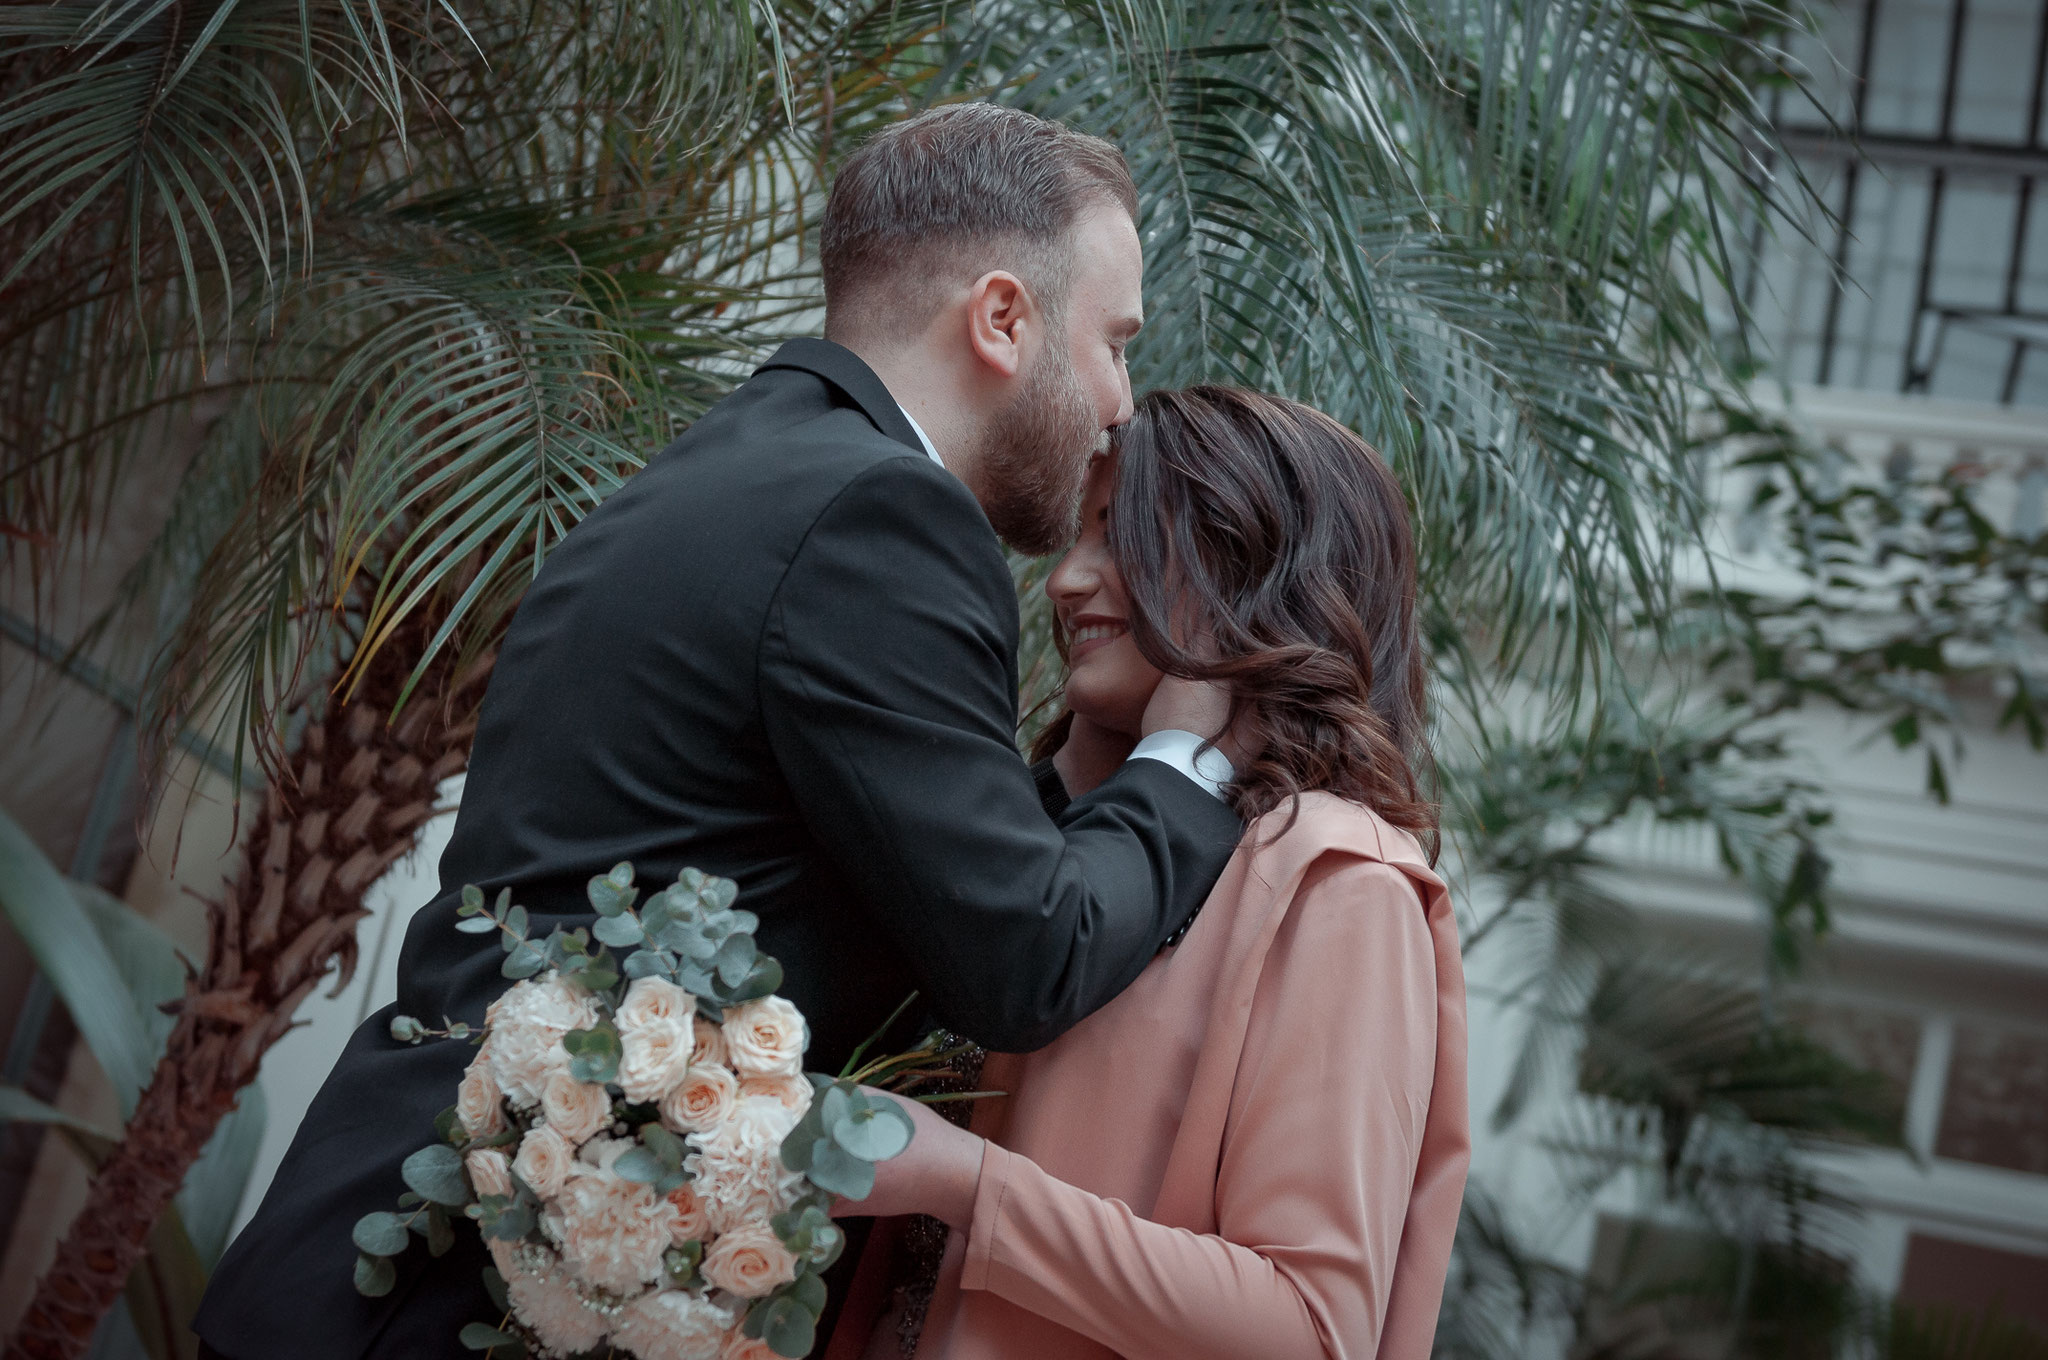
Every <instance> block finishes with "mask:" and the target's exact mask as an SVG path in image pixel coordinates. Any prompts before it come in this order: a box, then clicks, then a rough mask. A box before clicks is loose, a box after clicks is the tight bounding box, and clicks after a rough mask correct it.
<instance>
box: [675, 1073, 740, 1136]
mask: <svg viewBox="0 0 2048 1360" xmlns="http://www.w3.org/2000/svg"><path fill="white" fill-rule="evenodd" d="M739 1089H740V1085H739V1083H738V1082H737V1081H735V1080H734V1079H733V1075H732V1073H731V1072H730V1071H729V1070H727V1069H726V1068H723V1067H711V1066H708V1065H706V1064H704V1063H697V1064H695V1065H694V1066H692V1067H691V1068H690V1070H689V1071H687V1072H685V1073H683V1079H682V1080H681V1081H679V1082H677V1083H676V1084H675V1086H674V1087H673V1088H671V1089H670V1091H669V1093H668V1094H667V1095H665V1096H663V1097H662V1098H661V1122H662V1123H663V1124H665V1125H667V1126H668V1128H669V1130H670V1131H671V1132H674V1133H709V1132H711V1130H713V1129H715V1128H717V1127H718V1126H719V1125H720V1124H723V1123H724V1122H725V1121H726V1120H728V1119H730V1118H731V1117H732V1110H733V1105H734V1103H735V1102H736V1101H738V1099H739Z"/></svg>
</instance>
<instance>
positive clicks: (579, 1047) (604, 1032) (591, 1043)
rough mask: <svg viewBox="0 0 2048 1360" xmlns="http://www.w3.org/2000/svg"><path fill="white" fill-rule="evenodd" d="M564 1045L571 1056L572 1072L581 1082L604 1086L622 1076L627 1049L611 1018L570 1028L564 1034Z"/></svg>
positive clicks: (570, 1073) (570, 1065)
mask: <svg viewBox="0 0 2048 1360" xmlns="http://www.w3.org/2000/svg"><path fill="white" fill-rule="evenodd" d="M562 1048H563V1051H565V1052H566V1053H568V1055H569V1075H570V1076H572V1077H574V1078H576V1080H578V1081H587V1082H590V1083H591V1084H593V1085H597V1086H602V1085H604V1084H605V1083H607V1082H609V1081H611V1080H613V1079H614V1078H615V1077H617V1076H618V1075H619V1057H620V1055H621V1053H622V1052H623V1049H622V1048H621V1046H620V1044H619V1032H618V1030H617V1029H615V1028H614V1027H613V1026H612V1025H611V1023H610V1022H609V1021H604V1022H600V1023H599V1024H597V1025H594V1026H592V1027H591V1028H589V1029H572V1030H570V1031H569V1032H568V1033H567V1034H564V1035H563V1036H562Z"/></svg>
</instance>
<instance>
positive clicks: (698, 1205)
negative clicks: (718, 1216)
mask: <svg viewBox="0 0 2048 1360" xmlns="http://www.w3.org/2000/svg"><path fill="white" fill-rule="evenodd" d="M668 1202H669V1203H670V1204H673V1205H674V1206H675V1207H676V1221H675V1224H674V1226H673V1227H671V1228H670V1229H669V1235H670V1236H671V1237H673V1238H674V1239H675V1244H676V1245H677V1246H679V1247H680V1246H681V1245H683V1243H685V1242H701V1241H703V1240H704V1239H705V1238H707V1237H709V1236H711V1220H710V1219H709V1218H707V1217H706V1216H705V1214H704V1205H703V1203H702V1202H701V1201H699V1200H698V1198H697V1191H696V1188H695V1187H694V1186H692V1185H690V1184H689V1182H687V1181H685V1182H684V1183H683V1184H681V1185H678V1186H677V1187H676V1188H675V1189H673V1190H671V1191H669V1192H668Z"/></svg>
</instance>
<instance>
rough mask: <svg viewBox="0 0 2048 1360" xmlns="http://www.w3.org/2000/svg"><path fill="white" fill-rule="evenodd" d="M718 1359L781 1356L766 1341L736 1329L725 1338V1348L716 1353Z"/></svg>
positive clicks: (776, 1358) (778, 1358) (755, 1359)
mask: <svg viewBox="0 0 2048 1360" xmlns="http://www.w3.org/2000/svg"><path fill="white" fill-rule="evenodd" d="M718 1360H782V1357H781V1356H780V1355H777V1354H776V1353H775V1351H774V1349H773V1348H772V1347H770V1346H769V1344H768V1343H767V1342H765V1341H761V1340H758V1339H756V1338H754V1337H751V1336H748V1335H747V1334H746V1333H745V1332H737V1331H736V1332H734V1333H733V1334H732V1335H731V1336H729V1337H727V1338H726V1342H725V1349H724V1350H722V1351H720V1352H719V1353H718Z"/></svg>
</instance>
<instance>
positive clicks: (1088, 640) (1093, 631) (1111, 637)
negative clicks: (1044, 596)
mask: <svg viewBox="0 0 2048 1360" xmlns="http://www.w3.org/2000/svg"><path fill="white" fill-rule="evenodd" d="M1130 631H1131V628H1130V625H1129V624H1128V623H1126V622H1124V621H1123V620H1122V619H1112V618H1108V617H1105V616H1103V615H1100V614H1082V615H1079V616H1077V617H1075V618H1073V619H1070V620H1069V621H1068V623H1067V656H1068V660H1069V664H1071V665H1079V664H1080V662H1081V659H1082V658H1083V657H1085V656H1087V655H1088V654H1089V653H1091V652H1097V651H1100V650H1101V649H1102V648H1104V647H1106V646H1108V645H1109V644H1110V643H1112V642H1115V641H1116V640H1117V639H1118V638H1120V637H1124V636H1126V635H1127V634H1128V633H1129V632H1130Z"/></svg>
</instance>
